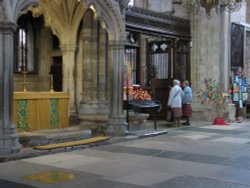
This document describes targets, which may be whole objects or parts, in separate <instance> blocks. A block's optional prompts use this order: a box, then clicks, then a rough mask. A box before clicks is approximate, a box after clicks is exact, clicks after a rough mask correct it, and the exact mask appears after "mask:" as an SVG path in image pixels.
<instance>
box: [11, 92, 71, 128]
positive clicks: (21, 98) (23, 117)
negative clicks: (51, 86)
mask: <svg viewBox="0 0 250 188" xmlns="http://www.w3.org/2000/svg"><path fill="white" fill-rule="evenodd" d="M13 119H14V123H15V125H16V127H17V130H18V131H34V130H43V129H53V128H57V129H58V128H65V127H68V126H69V93H67V92H14V116H13Z"/></svg>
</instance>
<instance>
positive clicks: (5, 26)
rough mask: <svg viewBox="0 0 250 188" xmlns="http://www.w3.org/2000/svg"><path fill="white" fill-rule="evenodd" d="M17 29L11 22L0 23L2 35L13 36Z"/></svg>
mask: <svg viewBox="0 0 250 188" xmlns="http://www.w3.org/2000/svg"><path fill="white" fill-rule="evenodd" d="M16 29H17V25H16V24H15V23H12V22H3V21H0V32H2V33H4V34H14V32H15V31H16Z"/></svg>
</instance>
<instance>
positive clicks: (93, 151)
mask: <svg viewBox="0 0 250 188" xmlns="http://www.w3.org/2000/svg"><path fill="white" fill-rule="evenodd" d="M202 127H205V128H202ZM167 132H168V134H163V135H158V136H156V135H155V136H154V137H147V138H145V137H144V138H143V139H138V138H139V137H138V136H136V135H130V136H134V137H131V138H126V137H124V138H121V139H114V140H113V141H112V142H110V144H107V145H99V146H98V147H94V148H91V147H89V148H87V149H86V148H84V149H80V148H79V149H78V150H71V151H65V152H60V153H51V155H46V156H39V157H35V158H29V159H23V160H18V161H12V162H6V163H1V164H0V169H1V170H0V180H1V179H2V180H5V181H9V183H13V182H15V183H17V184H20V185H25V186H26V187H27V188H29V187H31V188H32V187H34V188H40V187H41V188H58V187H60V188H80V187H84V188H99V187H100V188H163V187H164V188H250V178H249V177H250V170H249V168H250V162H249V161H250V145H249V144H248V143H249V142H250V141H249V140H248V138H250V137H247V135H249V136H250V128H249V127H248V126H247V124H246V125H244V126H243V125H242V126H241V127H240V128H237V129H227V130H226V129H222V128H219V129H217V128H211V127H210V126H209V125H208V124H204V125H202V124H201V125H198V124H197V125H193V126H191V127H180V128H175V129H168V130H167ZM218 139H219V141H214V140H218ZM222 141H223V142H222ZM51 172H58V174H61V172H62V174H74V178H72V179H70V178H69V179H67V180H65V181H63V179H61V178H60V177H58V176H55V177H53V176H52V178H55V179H53V180H51V181H50V182H53V183H46V178H47V177H48V176H46V175H45V176H42V178H45V181H44V182H41V181H37V180H36V179H29V178H27V177H33V176H34V175H37V174H38V175H39V174H40V173H41V174H46V173H47V174H50V173H51ZM55 174H57V173H55ZM0 183H1V181H0ZM0 188H1V185H0ZM24 188H25V187H24Z"/></svg>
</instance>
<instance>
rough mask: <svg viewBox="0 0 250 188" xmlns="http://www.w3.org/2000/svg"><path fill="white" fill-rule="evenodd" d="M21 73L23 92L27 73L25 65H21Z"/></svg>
mask: <svg viewBox="0 0 250 188" xmlns="http://www.w3.org/2000/svg"><path fill="white" fill-rule="evenodd" d="M21 73H22V74H23V92H26V91H27V87H26V84H27V82H26V74H27V73H28V71H27V70H26V68H25V66H22V71H21Z"/></svg>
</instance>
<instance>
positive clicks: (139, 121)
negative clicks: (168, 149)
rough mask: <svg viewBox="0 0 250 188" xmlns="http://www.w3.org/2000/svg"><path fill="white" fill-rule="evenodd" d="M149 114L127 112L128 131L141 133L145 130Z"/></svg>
mask: <svg viewBox="0 0 250 188" xmlns="http://www.w3.org/2000/svg"><path fill="white" fill-rule="evenodd" d="M148 117H149V114H142V113H134V112H129V130H130V131H142V130H146V128H147V118H148Z"/></svg>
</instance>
